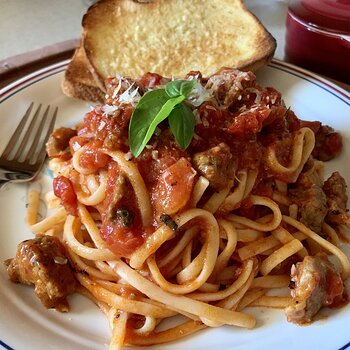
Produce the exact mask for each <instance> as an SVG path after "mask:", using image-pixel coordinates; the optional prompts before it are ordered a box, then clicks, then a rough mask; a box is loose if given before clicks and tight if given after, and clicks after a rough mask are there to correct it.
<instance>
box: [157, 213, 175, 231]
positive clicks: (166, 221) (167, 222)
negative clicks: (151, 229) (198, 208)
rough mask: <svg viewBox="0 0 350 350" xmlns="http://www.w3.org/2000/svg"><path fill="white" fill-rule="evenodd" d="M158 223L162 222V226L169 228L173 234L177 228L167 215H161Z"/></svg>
mask: <svg viewBox="0 0 350 350" xmlns="http://www.w3.org/2000/svg"><path fill="white" fill-rule="evenodd" d="M160 221H162V222H164V224H165V225H167V226H168V227H170V228H171V229H172V230H173V231H174V232H175V231H176V230H177V228H178V226H177V223H176V222H175V221H174V220H173V219H172V218H171V216H170V215H168V214H162V215H161V216H160Z"/></svg>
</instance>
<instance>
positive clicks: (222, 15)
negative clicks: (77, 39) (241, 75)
mask: <svg viewBox="0 0 350 350" xmlns="http://www.w3.org/2000/svg"><path fill="white" fill-rule="evenodd" d="M83 45H84V49H85V52H86V56H87V60H88V62H89V64H90V71H91V72H92V74H93V75H94V77H95V79H97V80H99V81H100V82H101V84H102V83H103V80H104V79H106V78H107V77H109V76H114V75H115V74H116V73H119V74H122V75H126V76H132V77H138V76H141V75H142V74H143V73H145V72H148V71H152V72H156V73H158V74H160V75H163V76H183V75H184V74H186V72H188V71H189V70H200V71H201V72H202V73H203V75H204V76H206V75H210V74H213V73H214V72H215V71H217V70H218V69H219V68H220V67H223V66H228V67H234V68H238V69H244V68H246V69H247V68H248V69H249V68H250V67H252V68H256V67H259V66H261V65H263V64H266V63H267V61H269V60H270V59H271V58H272V55H273V53H274V50H275V47H276V43H275V40H274V39H273V38H272V36H271V35H270V34H269V33H268V32H267V31H266V29H265V28H264V27H263V26H262V24H261V23H260V22H259V21H258V19H257V18H256V17H255V16H254V15H253V14H252V13H251V12H249V11H248V10H247V9H246V7H245V6H244V4H243V1H241V0H210V1H203V0H157V1H154V2H149V3H139V2H135V1H131V0H103V1H100V2H99V3H97V4H95V5H94V6H92V7H91V8H90V9H89V10H88V12H87V13H86V14H85V16H84V18H83Z"/></svg>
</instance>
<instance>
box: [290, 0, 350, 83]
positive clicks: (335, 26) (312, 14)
mask: <svg viewBox="0 0 350 350" xmlns="http://www.w3.org/2000/svg"><path fill="white" fill-rule="evenodd" d="M286 25H287V30H286V47H285V54H286V57H285V58H286V60H287V61H289V62H291V63H294V64H296V65H298V66H301V67H304V68H307V69H309V70H311V71H314V72H318V73H321V74H323V75H326V76H328V77H331V78H334V79H337V80H339V81H343V82H345V83H348V84H349V83H350V0H290V1H289V5H288V14H287V24H286Z"/></svg>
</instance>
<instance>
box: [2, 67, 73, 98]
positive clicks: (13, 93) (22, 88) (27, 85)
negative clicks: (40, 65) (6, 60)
mask: <svg viewBox="0 0 350 350" xmlns="http://www.w3.org/2000/svg"><path fill="white" fill-rule="evenodd" d="M65 69H66V67H64V68H62V69H60V70H58V71H55V72H53V73H50V74H47V75H45V76H43V77H41V78H39V79H35V80H34V81H31V82H30V83H28V84H25V85H24V86H22V87H20V88H18V89H17V90H15V91H13V92H12V93H11V94H10V95H8V96H6V97H4V98H3V99H2V100H0V103H3V102H4V101H6V100H7V99H9V98H10V97H12V96H13V95H15V94H17V92H20V91H22V90H24V89H26V88H27V87H29V86H31V85H33V84H35V83H37V82H39V81H40V80H43V79H46V78H48V77H51V75H55V74H58V73H61V72H63V71H64V70H65Z"/></svg>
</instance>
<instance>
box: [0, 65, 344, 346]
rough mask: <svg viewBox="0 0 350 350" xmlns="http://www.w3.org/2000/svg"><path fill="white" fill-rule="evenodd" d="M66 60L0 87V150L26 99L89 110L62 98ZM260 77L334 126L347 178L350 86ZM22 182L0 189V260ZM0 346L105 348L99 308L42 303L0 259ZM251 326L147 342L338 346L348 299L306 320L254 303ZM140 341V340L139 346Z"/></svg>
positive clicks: (61, 121) (12, 242)
mask: <svg viewBox="0 0 350 350" xmlns="http://www.w3.org/2000/svg"><path fill="white" fill-rule="evenodd" d="M67 63H68V62H67V61H64V62H61V63H59V64H56V65H54V66H50V67H47V68H45V69H43V70H40V71H37V72H35V73H33V74H31V75H29V76H27V77H25V78H23V79H21V80H19V81H17V82H15V83H13V84H11V85H10V86H8V87H6V88H5V89H3V90H1V91H0V123H1V124H0V125H1V128H0V152H1V151H2V150H3V149H4V147H5V145H6V142H7V138H8V136H9V135H11V134H12V132H13V130H14V128H15V126H16V125H17V123H18V121H19V119H20V116H21V115H23V113H24V111H25V110H26V108H27V106H28V105H29V103H30V102H31V101H34V102H38V103H39V102H42V103H45V104H46V103H47V104H51V105H52V106H58V107H59V118H58V121H57V125H67V126H73V125H74V124H75V122H77V121H79V120H81V119H82V117H83V115H84V113H85V112H87V111H88V110H89V105H88V104H87V103H84V102H81V101H77V100H73V99H70V98H67V97H66V96H65V95H63V93H62V92H61V88H60V81H61V79H62V76H63V71H64V69H65V67H66V65H67ZM258 81H259V82H260V83H261V84H263V85H269V86H273V87H275V88H276V89H278V90H279V91H281V92H282V94H283V96H284V100H285V102H286V105H287V106H291V108H292V109H293V110H294V111H295V112H296V114H297V115H298V116H299V117H300V118H302V119H307V120H321V121H322V122H324V123H326V124H329V125H331V126H333V127H334V128H335V129H337V130H340V131H341V132H342V134H343V138H344V151H343V153H342V155H341V156H340V157H339V158H337V159H336V160H335V161H332V162H329V163H327V175H328V174H329V173H330V172H331V171H333V170H335V169H337V170H339V171H340V172H341V174H342V175H343V176H344V177H345V178H346V181H347V183H348V184H350V166H349V161H350V108H349V106H350V94H349V93H347V92H346V91H344V90H342V89H340V88H338V87H337V86H335V85H333V84H332V83H330V82H328V81H326V80H323V79H321V78H319V77H317V76H315V75H314V74H311V73H309V72H307V71H304V70H301V69H299V68H296V67H293V66H290V65H288V64H285V63H282V62H278V61H275V62H274V63H272V64H270V65H269V66H268V67H265V68H263V69H262V70H261V71H260V72H259V74H258ZM26 189H27V186H26V185H10V186H8V187H7V188H6V189H5V190H4V191H2V192H1V193H0V237H1V241H0V260H1V261H3V260H5V259H7V258H10V257H12V256H13V255H14V253H15V250H16V246H17V244H18V243H19V242H20V241H22V240H23V239H26V238H29V237H31V234H30V232H29V231H28V230H27V228H26V227H25V225H24V212H25V197H26ZM0 265H1V267H0V348H5V349H16V350H24V349H25V350H33V349H66V350H70V349H74V350H78V349H106V348H107V344H108V341H109V336H110V332H109V328H108V325H107V321H106V319H105V317H104V315H102V313H101V312H100V311H99V310H98V309H97V308H96V307H95V306H94V305H93V304H92V303H91V302H90V301H88V300H86V299H84V298H83V297H80V296H73V297H71V298H70V305H71V312H69V313H67V314H60V313H58V312H56V311H53V310H46V309H45V308H44V307H42V306H41V304H40V302H39V301H38V300H37V298H36V297H35V296H34V292H33V289H32V288H31V287H27V286H22V285H16V284H13V283H10V282H9V281H8V278H7V275H6V271H5V268H4V266H3V264H0ZM255 314H256V315H257V318H258V323H257V328H255V329H254V330H245V329H238V328H234V327H221V328H218V329H210V330H205V331H201V332H199V333H197V334H195V335H193V336H190V337H187V338H185V339H184V340H181V341H178V342H175V343H172V344H168V345H161V346H154V347H153V348H152V349H160V348H162V349H179V348H181V349H202V350H204V349H213V348H215V347H216V348H217V349H222V350H224V349H233V348H234V349H245V350H247V349H248V350H252V349H261V347H264V348H266V349H282V348H283V349H293V350H294V349H298V350H300V349H316V348H319V349H339V350H340V349H341V350H342V349H346V348H349V347H350V333H349V324H350V306H347V307H344V308H342V309H340V310H335V311H332V312H331V313H330V316H329V317H325V318H324V319H322V320H321V321H317V322H315V323H313V324H312V325H310V326H307V327H298V326H295V325H293V324H289V323H287V322H286V320H285V317H284V314H283V311H281V310H273V311H271V310H266V309H259V310H257V311H255ZM143 349H145V348H143Z"/></svg>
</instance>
